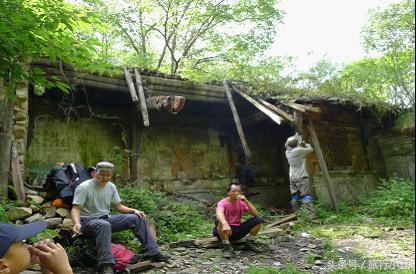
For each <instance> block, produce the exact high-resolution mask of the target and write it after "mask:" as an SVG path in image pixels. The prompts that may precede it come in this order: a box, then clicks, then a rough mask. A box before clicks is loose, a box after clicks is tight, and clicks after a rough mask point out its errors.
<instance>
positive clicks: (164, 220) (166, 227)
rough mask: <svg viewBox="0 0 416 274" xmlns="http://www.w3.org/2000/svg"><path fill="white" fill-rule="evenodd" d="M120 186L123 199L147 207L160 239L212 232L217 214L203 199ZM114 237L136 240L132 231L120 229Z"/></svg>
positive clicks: (163, 240)
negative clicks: (190, 199)
mask: <svg viewBox="0 0 416 274" xmlns="http://www.w3.org/2000/svg"><path fill="white" fill-rule="evenodd" d="M118 190H119V193H120V196H121V198H122V200H123V203H125V204H126V205H128V206H129V207H133V208H136V209H138V210H141V211H144V212H145V213H146V215H147V219H148V220H149V221H150V222H152V221H153V220H154V222H155V224H156V230H157V238H158V242H159V243H167V242H174V241H179V240H186V239H191V238H198V237H204V236H207V235H209V234H211V231H212V227H213V220H214V214H213V213H212V214H211V213H208V212H207V209H206V206H205V205H204V204H202V203H199V202H196V201H186V202H180V201H177V200H176V199H174V198H173V197H171V196H168V195H167V194H165V193H161V192H154V191H151V190H149V189H146V188H138V187H134V186H122V187H120V188H119V189H118ZM211 215H212V216H211ZM152 219H153V220H152ZM114 238H115V239H116V240H118V241H119V242H120V243H123V244H124V243H126V244H127V245H131V244H134V242H132V241H131V240H132V239H133V234H131V232H130V231H124V232H121V233H117V234H116V235H114Z"/></svg>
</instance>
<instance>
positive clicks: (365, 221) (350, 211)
mask: <svg viewBox="0 0 416 274" xmlns="http://www.w3.org/2000/svg"><path fill="white" fill-rule="evenodd" d="M316 213H317V217H318V218H319V219H320V220H321V221H322V224H323V225H324V227H318V228H317V229H316V230H315V234H316V235H314V236H319V237H327V238H341V237H349V236H352V235H354V234H360V235H363V236H380V235H381V234H382V228H381V227H383V226H391V227H408V226H412V225H414V223H415V183H414V182H412V181H410V180H403V179H390V180H383V181H382V182H381V183H380V185H379V186H378V187H377V189H376V190H375V191H372V192H371V193H370V194H369V195H368V196H367V197H365V198H364V199H363V200H362V201H361V202H359V203H341V204H340V205H339V213H338V214H336V213H334V211H333V210H332V209H329V208H327V207H325V206H322V205H319V204H318V205H316ZM338 224H342V225H344V226H342V227H341V228H337V227H336V225H338ZM310 226H311V225H310V224H309V223H308V221H307V220H306V218H300V221H299V222H298V223H296V225H295V226H294V227H293V229H294V230H295V231H301V230H304V229H306V228H308V227H309V228H310ZM328 226H330V228H328V229H326V227H328Z"/></svg>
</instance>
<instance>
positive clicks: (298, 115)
mask: <svg viewBox="0 0 416 274" xmlns="http://www.w3.org/2000/svg"><path fill="white" fill-rule="evenodd" d="M293 116H294V124H295V127H296V130H297V131H298V132H299V134H301V135H302V134H303V117H302V112H300V111H298V110H295V113H294V115H293Z"/></svg>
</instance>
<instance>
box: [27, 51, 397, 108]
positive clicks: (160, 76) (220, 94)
mask: <svg viewBox="0 0 416 274" xmlns="http://www.w3.org/2000/svg"><path fill="white" fill-rule="evenodd" d="M32 65H34V66H37V67H42V68H47V69H48V73H51V74H52V73H54V74H56V75H61V74H62V73H63V72H64V71H65V72H66V73H65V74H67V73H68V72H69V77H70V78H71V77H72V78H74V79H75V78H77V80H80V79H81V81H82V80H83V81H86V82H88V84H89V85H90V86H92V87H94V85H97V87H103V86H104V87H106V88H107V89H119V90H123V91H127V90H128V89H127V82H126V80H125V75H124V72H123V68H121V67H113V68H112V69H114V70H116V71H117V73H112V72H111V70H105V71H104V72H103V73H101V74H100V73H98V72H91V71H87V70H85V71H79V70H76V69H75V67H74V65H71V64H67V63H63V62H59V61H55V62H53V61H51V60H50V59H47V58H41V59H40V60H39V61H37V62H33V63H32ZM138 69H139V73H140V74H141V75H143V80H144V81H145V82H146V85H145V86H148V89H149V90H150V91H154V92H155V93H157V92H161V93H166V90H165V88H166V87H169V88H173V89H175V88H179V89H182V91H183V93H184V94H185V95H188V96H189V95H191V96H192V94H193V95H196V96H199V97H198V98H200V99H199V100H203V98H204V97H207V98H208V97H215V98H213V99H215V100H216V101H218V100H220V101H223V100H224V102H226V100H225V99H226V96H225V90H224V87H223V85H222V83H220V82H219V81H210V82H209V83H202V82H196V81H193V80H190V79H187V78H184V77H182V76H180V75H174V74H165V73H162V72H160V71H156V70H150V69H146V68H138ZM65 77H68V75H65ZM72 78H71V79H72ZM99 82H102V84H101V85H99ZM232 83H233V86H235V87H237V88H238V89H239V90H240V91H241V92H243V93H245V94H247V95H249V96H251V97H253V99H255V100H257V101H258V100H260V99H262V100H264V101H266V102H268V103H271V104H272V105H274V106H276V107H279V106H281V105H283V107H285V106H286V107H287V105H288V103H297V104H301V105H309V104H312V105H315V104H327V105H337V106H343V107H350V108H353V109H355V110H357V111H359V110H361V109H362V108H369V109H372V111H374V110H376V112H381V113H384V114H385V113H387V112H390V111H391V110H392V109H394V107H393V106H389V105H388V104H384V105H382V106H381V108H380V104H377V103H375V102H362V101H357V100H354V99H356V98H351V97H347V96H345V97H342V96H330V95H321V96H320V95H316V94H311V95H307V94H305V93H304V92H303V93H300V92H296V91H293V92H291V91H289V90H286V91H281V92H277V91H275V92H273V93H259V92H254V91H253V88H252V87H251V86H249V85H248V84H247V83H242V82H241V81H232ZM75 84H76V82H75ZM78 84H84V83H78ZM160 87H164V88H160ZM383 110H384V111H383ZM386 110H387V111H386Z"/></svg>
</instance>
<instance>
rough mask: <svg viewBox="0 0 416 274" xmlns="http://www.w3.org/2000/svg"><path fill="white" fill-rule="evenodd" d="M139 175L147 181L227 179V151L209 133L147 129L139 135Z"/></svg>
mask: <svg viewBox="0 0 416 274" xmlns="http://www.w3.org/2000/svg"><path fill="white" fill-rule="evenodd" d="M137 166H138V175H139V177H141V178H143V179H145V180H146V179H147V180H150V181H155V180H156V181H165V180H175V179H180V180H185V181H186V180H190V181H193V180H197V179H220V178H226V177H228V173H229V167H228V162H227V149H226V147H221V145H220V140H219V133H218V132H215V131H209V130H197V129H192V130H189V129H187V130H184V129H166V128H150V129H146V130H144V131H143V132H142V134H141V151H140V155H139V157H138V165H137Z"/></svg>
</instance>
